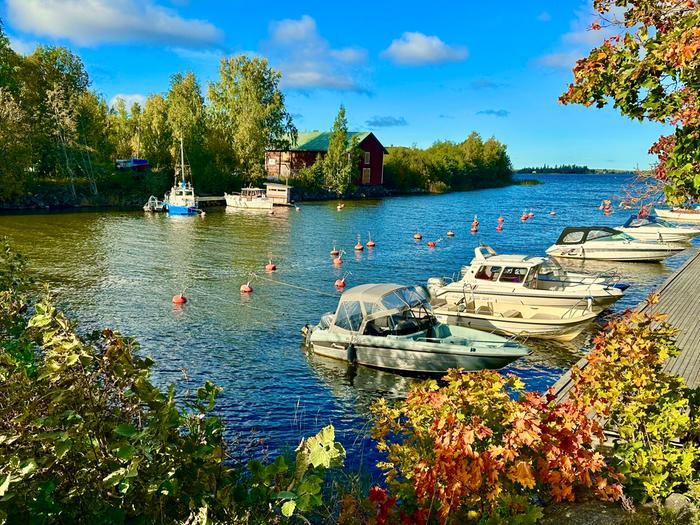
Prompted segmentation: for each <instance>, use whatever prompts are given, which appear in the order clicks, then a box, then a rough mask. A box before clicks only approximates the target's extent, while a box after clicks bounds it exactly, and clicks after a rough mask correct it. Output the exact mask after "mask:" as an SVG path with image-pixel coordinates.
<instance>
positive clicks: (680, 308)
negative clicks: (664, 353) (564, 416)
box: [553, 252, 700, 401]
mask: <svg viewBox="0 0 700 525" xmlns="http://www.w3.org/2000/svg"><path fill="white" fill-rule="evenodd" d="M656 293H658V294H659V302H658V303H657V304H655V305H653V307H652V308H653V309H654V311H658V312H662V313H665V314H667V315H668V319H667V321H668V322H669V323H670V324H671V325H672V326H673V327H674V328H676V330H678V334H677V335H676V344H677V345H678V348H679V350H680V353H679V354H678V356H676V357H674V358H671V359H669V360H668V361H666V364H665V365H664V370H665V371H666V372H668V373H669V374H673V375H677V376H681V377H683V378H684V379H685V382H686V385H687V386H688V387H689V388H695V387H697V386H699V385H700V252H698V253H696V254H694V255H692V256H691V257H690V258H689V259H688V260H687V261H686V262H685V264H683V266H681V267H680V268H679V269H678V270H677V271H676V272H675V273H674V274H673V275H671V277H669V278H668V279H667V280H666V282H665V283H663V284H662V285H661V286H660V287H659V288H658V289H657V290H656ZM645 308H648V306H647V304H646V302H643V303H642V304H640V305H639V306H638V310H639V311H643V310H644V309H645ZM587 365H588V361H587V360H586V358H585V357H584V358H582V359H580V360H579V361H578V362H577V363H576V365H575V366H578V367H579V368H582V369H583V368H585V367H586V366H587ZM553 387H554V393H555V395H556V399H557V401H563V400H565V399H567V398H568V397H569V391H570V390H571V388H572V387H573V382H572V381H571V371H567V372H566V373H565V374H564V375H563V376H562V377H561V378H560V379H559V381H557V382H556V383H555V384H554V385H553Z"/></svg>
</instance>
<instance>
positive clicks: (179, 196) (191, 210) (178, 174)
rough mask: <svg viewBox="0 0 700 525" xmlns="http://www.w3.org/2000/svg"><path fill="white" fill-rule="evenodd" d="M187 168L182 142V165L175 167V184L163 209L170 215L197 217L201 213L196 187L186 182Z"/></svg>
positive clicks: (181, 143) (165, 198) (165, 199)
mask: <svg viewBox="0 0 700 525" xmlns="http://www.w3.org/2000/svg"><path fill="white" fill-rule="evenodd" d="M187 168H188V166H186V165H185V151H184V148H183V142H182V140H180V165H179V166H175V182H174V184H173V187H172V188H170V192H168V193H166V194H165V197H164V198H163V207H164V208H165V211H167V212H168V215H195V214H197V213H199V211H200V210H199V209H198V208H197V197H196V196H195V193H194V187H193V186H192V183H191V182H189V181H186V180H185V179H186V178H187ZM178 179H179V180H178Z"/></svg>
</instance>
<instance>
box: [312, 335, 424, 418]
mask: <svg viewBox="0 0 700 525" xmlns="http://www.w3.org/2000/svg"><path fill="white" fill-rule="evenodd" d="M301 351H302V352H303V353H304V355H305V356H306V358H307V360H308V362H309V365H310V366H311V369H312V370H313V372H314V373H315V374H316V375H318V377H320V378H321V379H322V380H323V381H324V383H325V384H326V385H327V387H328V388H329V390H330V391H331V393H332V394H333V395H334V396H335V397H336V398H338V399H342V400H345V401H351V402H353V403H355V404H357V405H358V409H361V411H366V410H367V409H368V408H369V405H370V404H371V403H372V401H374V400H375V399H378V398H380V397H385V398H386V399H404V398H405V397H406V394H408V391H409V390H410V389H411V387H413V386H414V385H416V384H418V383H419V382H421V381H423V380H424V379H426V378H427V377H428V376H425V377H417V376H410V375H402V374H396V373H392V372H387V371H384V370H378V369H376V368H370V367H366V366H361V365H352V364H350V363H347V362H345V361H339V360H337V359H331V358H329V357H324V356H320V355H317V354H315V353H313V351H311V350H309V349H308V348H307V347H306V346H304V345H302V346H301Z"/></svg>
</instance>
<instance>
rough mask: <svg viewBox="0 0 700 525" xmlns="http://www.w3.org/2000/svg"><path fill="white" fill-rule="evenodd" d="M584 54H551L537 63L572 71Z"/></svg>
mask: <svg viewBox="0 0 700 525" xmlns="http://www.w3.org/2000/svg"><path fill="white" fill-rule="evenodd" d="M582 57H583V54H582V53H580V52H579V51H566V52H562V53H549V54H547V55H542V56H541V57H539V58H538V59H537V63H538V64H540V65H542V66H547V67H556V68H564V69H571V68H573V67H574V64H576V61H577V60H578V59H579V58H582Z"/></svg>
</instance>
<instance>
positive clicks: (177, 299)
mask: <svg viewBox="0 0 700 525" xmlns="http://www.w3.org/2000/svg"><path fill="white" fill-rule="evenodd" d="M186 302H187V297H185V296H184V295H182V294H181V293H179V294H176V295H173V304H185V303H186Z"/></svg>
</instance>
